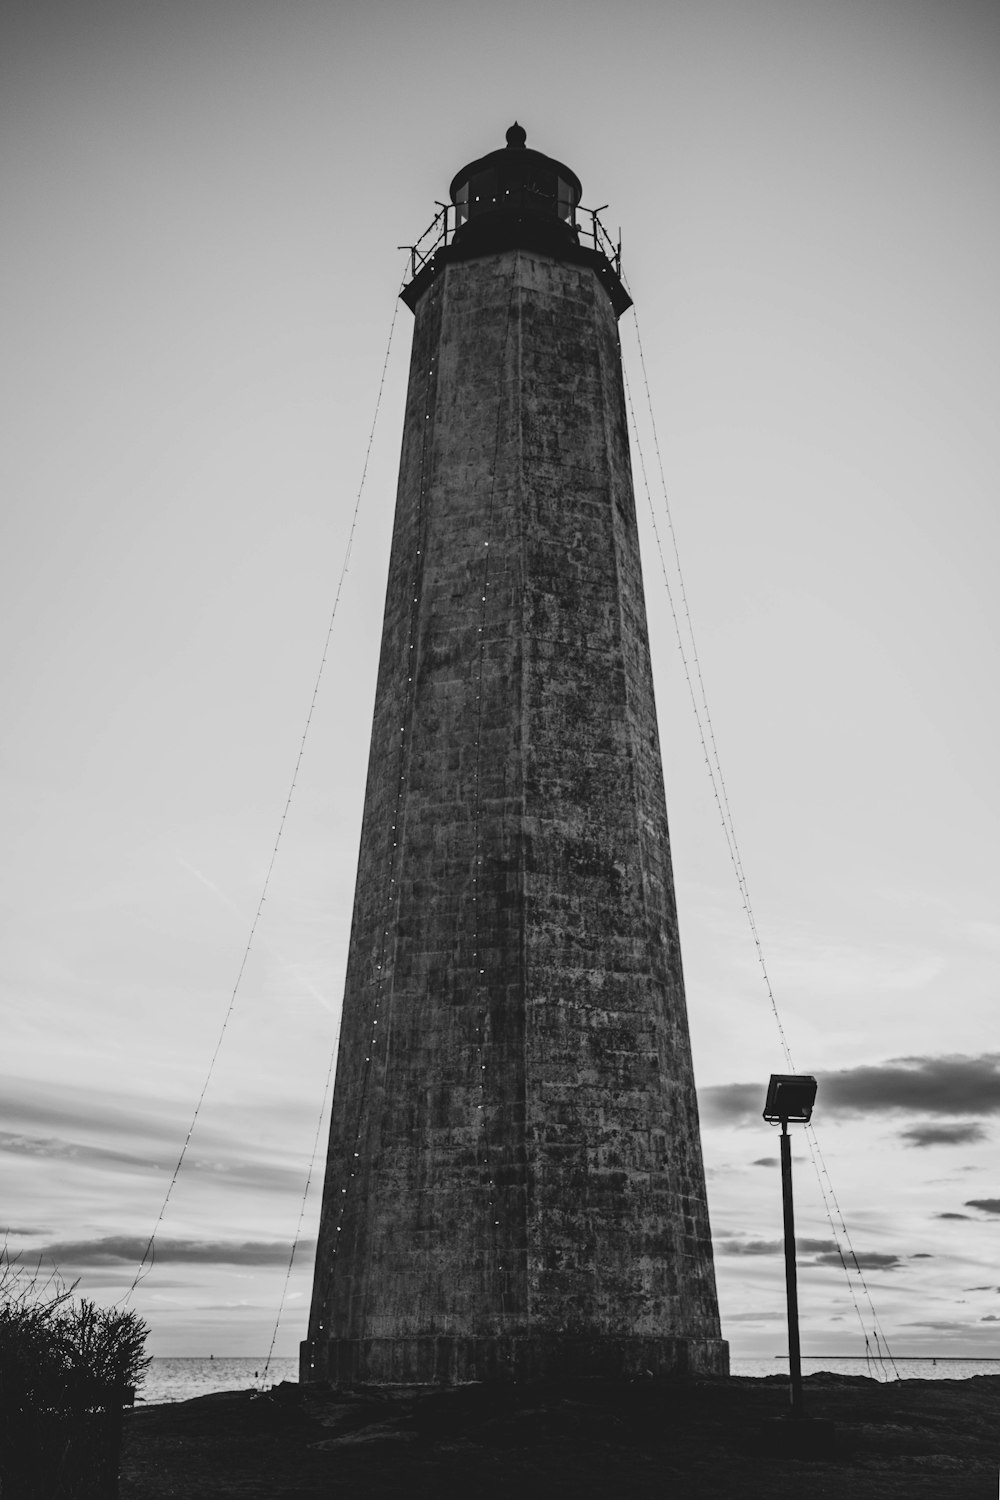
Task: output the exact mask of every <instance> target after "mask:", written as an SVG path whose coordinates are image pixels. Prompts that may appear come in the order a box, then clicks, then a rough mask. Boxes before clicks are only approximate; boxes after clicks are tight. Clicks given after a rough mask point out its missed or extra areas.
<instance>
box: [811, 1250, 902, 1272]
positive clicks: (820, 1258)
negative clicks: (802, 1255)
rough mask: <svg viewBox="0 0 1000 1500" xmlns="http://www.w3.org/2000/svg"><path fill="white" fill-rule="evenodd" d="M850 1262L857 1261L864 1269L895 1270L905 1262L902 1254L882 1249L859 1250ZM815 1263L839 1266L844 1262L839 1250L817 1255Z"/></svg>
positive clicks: (850, 1258)
mask: <svg viewBox="0 0 1000 1500" xmlns="http://www.w3.org/2000/svg"><path fill="white" fill-rule="evenodd" d="M849 1261H850V1263H853V1262H854V1261H857V1263H858V1265H859V1266H860V1268H861V1270H862V1271H894V1270H895V1269H896V1267H897V1266H901V1265H902V1264H903V1257H902V1256H901V1255H892V1254H890V1253H889V1252H887V1251H882V1250H857V1251H855V1253H854V1255H853V1256H851V1257H849ZM813 1264H814V1265H817V1266H839V1265H842V1264H843V1262H842V1260H841V1256H840V1252H839V1251H837V1250H829V1251H825V1252H824V1253H823V1254H822V1255H817V1257H816V1259H815V1261H814V1262H813Z"/></svg>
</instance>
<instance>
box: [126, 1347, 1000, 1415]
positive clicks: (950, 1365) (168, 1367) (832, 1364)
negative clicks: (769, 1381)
mask: <svg viewBox="0 0 1000 1500" xmlns="http://www.w3.org/2000/svg"><path fill="white" fill-rule="evenodd" d="M265 1365H266V1361H265V1360H264V1359H263V1358H261V1359H154V1360H153V1362H152V1364H151V1365H150V1367H149V1370H148V1371H147V1374H146V1379H145V1382H144V1383H143V1385H142V1386H141V1387H140V1388H139V1392H138V1394H137V1396H136V1405H137V1406H151V1405H158V1404H160V1403H162V1402H167V1401H189V1400H190V1399H191V1398H192V1396H209V1395H211V1394H212V1393H213V1392H215V1391H246V1390H267V1389H268V1388H269V1387H270V1386H272V1385H278V1384H279V1383H280V1382H281V1381H283V1380H297V1379H298V1360H297V1359H272V1360H271V1362H270V1365H267V1367H266V1370H265ZM818 1370H832V1371H834V1372H835V1373H837V1374H841V1375H868V1376H870V1377H871V1378H872V1379H873V1380H886V1379H888V1380H893V1379H895V1378H896V1371H898V1373H899V1378H900V1379H901V1380H967V1379H968V1378H969V1376H970V1375H1000V1358H998V1359H897V1360H896V1362H895V1370H894V1369H893V1367H892V1365H891V1364H890V1363H889V1362H888V1361H885V1362H884V1363H883V1364H882V1365H876V1363H875V1362H874V1361H871V1362H868V1361H866V1360H865V1359H864V1357H861V1358H857V1359H836V1358H831V1359H818V1358H817V1359H809V1358H805V1359H803V1361H802V1373H803V1374H804V1375H811V1374H814V1373H815V1372H816V1371H818ZM732 1373H733V1374H734V1375H755V1376H758V1377H760V1376H763V1375H787V1374H788V1359H787V1357H783V1358H777V1359H774V1358H772V1359H734V1360H733V1362H732Z"/></svg>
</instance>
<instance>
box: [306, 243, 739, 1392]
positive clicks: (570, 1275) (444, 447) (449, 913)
mask: <svg viewBox="0 0 1000 1500" xmlns="http://www.w3.org/2000/svg"><path fill="white" fill-rule="evenodd" d="M331 1340H332V1341H333V1342H332V1344H331ZM718 1341H719V1326H718V1313H717V1307H716V1298H715V1284H714V1273H713V1268H712V1254H711V1242H710V1237H709V1227H708V1217H707V1210H706V1204H705V1185H704V1174H703V1170H702V1163H701V1149H700V1141H699V1135H698V1119H697V1106H696V1102H695V1095H694V1086H693V1078H692V1071H691V1060H690V1050H689V1043H688V1030H687V1020H686V1013H685V1004H684V990H683V979H682V974H681V963H680V949H679V943H678V935H677V919H676V912H675V907H674V898H673V884H672V877H671V870H670V854H669V839H668V833H667V821H666V810H665V804H664V795H663V782H662V770H661V763H660V751H659V743H658V738H657V726H656V715H655V707H654V701H653V688H652V677H651V672H650V665H649V652H648V643H647V636H646V624H645V608H644V603H643V594H642V578H641V571H640V563H639V553H638V539H637V533H636V525H635V513H634V500H633V494H632V484H631V475H630V466H629V454H628V439H627V432H626V426H625V408H624V399H623V394H622V386H621V367H620V357H619V350H618V336H617V326H616V321H615V315H614V311H613V309H612V307H611V303H610V301H609V300H608V297H607V294H606V293H605V291H604V289H603V288H602V286H601V285H600V283H599V281H598V279H597V277H596V275H595V273H594V272H593V271H592V270H591V269H589V268H587V267H580V266H572V265H566V264H562V263H560V262H558V261H555V260H552V259H550V258H547V257H545V256H542V255H537V254H534V253H530V252H527V251H523V250H520V251H518V250H510V251H505V252H503V253H498V254H495V255H491V256H484V257H483V258H481V259H479V260H474V261H468V262H464V263H458V264H449V265H447V266H446V267H445V268H444V270H443V271H442V274H441V275H440V276H439V277H438V278H437V279H436V280H435V281H433V282H432V283H431V285H430V287H429V288H428V290H427V291H426V293H425V294H424V296H423V297H422V299H421V301H420V302H419V304H418V306H417V311H416V325H415V330H414V343H413V355H412V362H411V370H410V384H409V392H408V398H407V410H406V418H405V426H404V435H403V451H402V459H401V465H400V481H399V491H398V496H397V509H396V522H395V532H394V537H393V546H392V556H391V562H390V571H389V582H388V589H387V601H386V613H385V624H384V633H383V643H382V658H381V663H380V667H379V681H378V689H377V697H376V708H375V719H374V725H373V732H372V752H371V761H370V766H369V776H368V787H367V792H366V802H365V814H364V823H363V829H362V839H361V855H360V860H359V867H358V882H357V890H356V895H355V910H354V925H353V930H352V936H351V946H350V954H349V961H348V973H347V985H346V994H345V1001H344V1020H343V1027H342V1032H341V1045H340V1056H339V1060H338V1070H337V1081H336V1091H335V1099H334V1107H333V1121H332V1128H331V1139H330V1154H329V1160H328V1166H327V1178H326V1186H325V1191H324V1203H323V1215H322V1224H321V1231H320V1243H319V1247H318V1252H317V1263H316V1283H315V1290H314V1301H313V1314H312V1320H311V1323H310V1339H309V1343H308V1344H307V1345H306V1346H304V1351H305V1352H304V1373H309V1370H310V1369H312V1370H313V1371H314V1372H315V1373H326V1372H328V1371H329V1372H330V1373H332V1374H336V1375H339V1376H340V1377H341V1378H363V1377H367V1378H372V1379H384V1380H387V1381H391V1380H397V1379H434V1378H439V1379H452V1380H453V1379H462V1378H479V1377H481V1376H482V1375H487V1374H491V1373H498V1372H500V1371H502V1370H507V1371H508V1372H511V1371H522V1372H523V1371H526V1370H530V1371H533V1372H536V1373H538V1372H540V1371H541V1370H543V1369H547V1368H554V1367H555V1366H556V1365H558V1363H559V1361H560V1360H563V1361H565V1360H566V1359H567V1358H568V1357H570V1355H569V1353H568V1351H570V1350H575V1351H576V1352H575V1354H573V1355H572V1359H573V1360H574V1361H575V1363H576V1365H577V1367H579V1366H580V1362H581V1361H582V1365H583V1366H584V1367H586V1368H592V1369H593V1370H594V1371H595V1373H596V1372H597V1371H598V1370H606V1371H608V1372H609V1373H613V1372H614V1371H616V1370H617V1371H619V1372H623V1373H627V1372H629V1371H631V1370H632V1368H633V1367H635V1368H648V1367H650V1366H651V1365H652V1366H656V1367H657V1368H674V1367H678V1366H684V1365H685V1364H688V1365H690V1367H691V1368H698V1369H703V1368H719V1367H720V1363H724V1360H725V1346H724V1345H722V1344H720V1343H719V1342H718ZM657 1350H658V1351H659V1353H656V1351H657ZM560 1351H561V1353H560ZM586 1351H590V1352H589V1353H588V1352H586ZM651 1351H653V1352H651Z"/></svg>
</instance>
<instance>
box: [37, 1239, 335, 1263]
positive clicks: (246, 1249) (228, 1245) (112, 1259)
mask: <svg viewBox="0 0 1000 1500" xmlns="http://www.w3.org/2000/svg"><path fill="white" fill-rule="evenodd" d="M146 1247H147V1241H146V1240H144V1239H141V1238H140V1237H139V1236H137V1235H125V1234H122V1235H105V1236H104V1237H103V1238H102V1239H95V1240H58V1241H55V1242H54V1243H52V1244H50V1245H43V1246H42V1247H41V1248H40V1249H38V1250H33V1251H32V1258H33V1259H34V1258H35V1256H39V1257H40V1258H41V1259H42V1260H43V1261H51V1262H52V1264H53V1265H54V1266H56V1267H57V1268H59V1269H63V1268H71V1269H72V1268H76V1267H79V1266H137V1265H138V1264H139V1262H140V1261H141V1260H142V1258H143V1256H144V1255H145V1252H146ZM315 1248H316V1246H315V1241H313V1240H302V1241H300V1243H299V1246H298V1249H299V1253H300V1254H301V1255H302V1256H303V1257H306V1258H308V1256H310V1255H311V1254H312V1253H313V1252H314V1251H315ZM154 1250H155V1255H154V1259H155V1263H156V1264H157V1265H168V1264H169V1265H182V1264H183V1265H229V1266H279V1265H286V1264H287V1262H288V1257H289V1253H290V1246H289V1244H288V1242H287V1241H286V1240H241V1241H227V1240H193V1239H192V1240H167V1239H164V1240H157V1241H156V1244H155V1247H154Z"/></svg>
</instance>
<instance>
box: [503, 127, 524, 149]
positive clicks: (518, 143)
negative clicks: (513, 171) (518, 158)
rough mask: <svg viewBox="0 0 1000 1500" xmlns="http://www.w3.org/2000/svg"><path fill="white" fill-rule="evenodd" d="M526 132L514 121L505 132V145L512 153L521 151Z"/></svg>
mask: <svg viewBox="0 0 1000 1500" xmlns="http://www.w3.org/2000/svg"><path fill="white" fill-rule="evenodd" d="M527 139H528V132H527V131H526V130H525V129H524V128H523V126H521V125H519V124H518V123H517V121H516V120H515V121H514V123H513V125H512V126H511V127H510V129H509V130H508V132H507V145H508V148H509V149H510V150H512V151H523V150H524V143H525V141H526V140H527Z"/></svg>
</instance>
